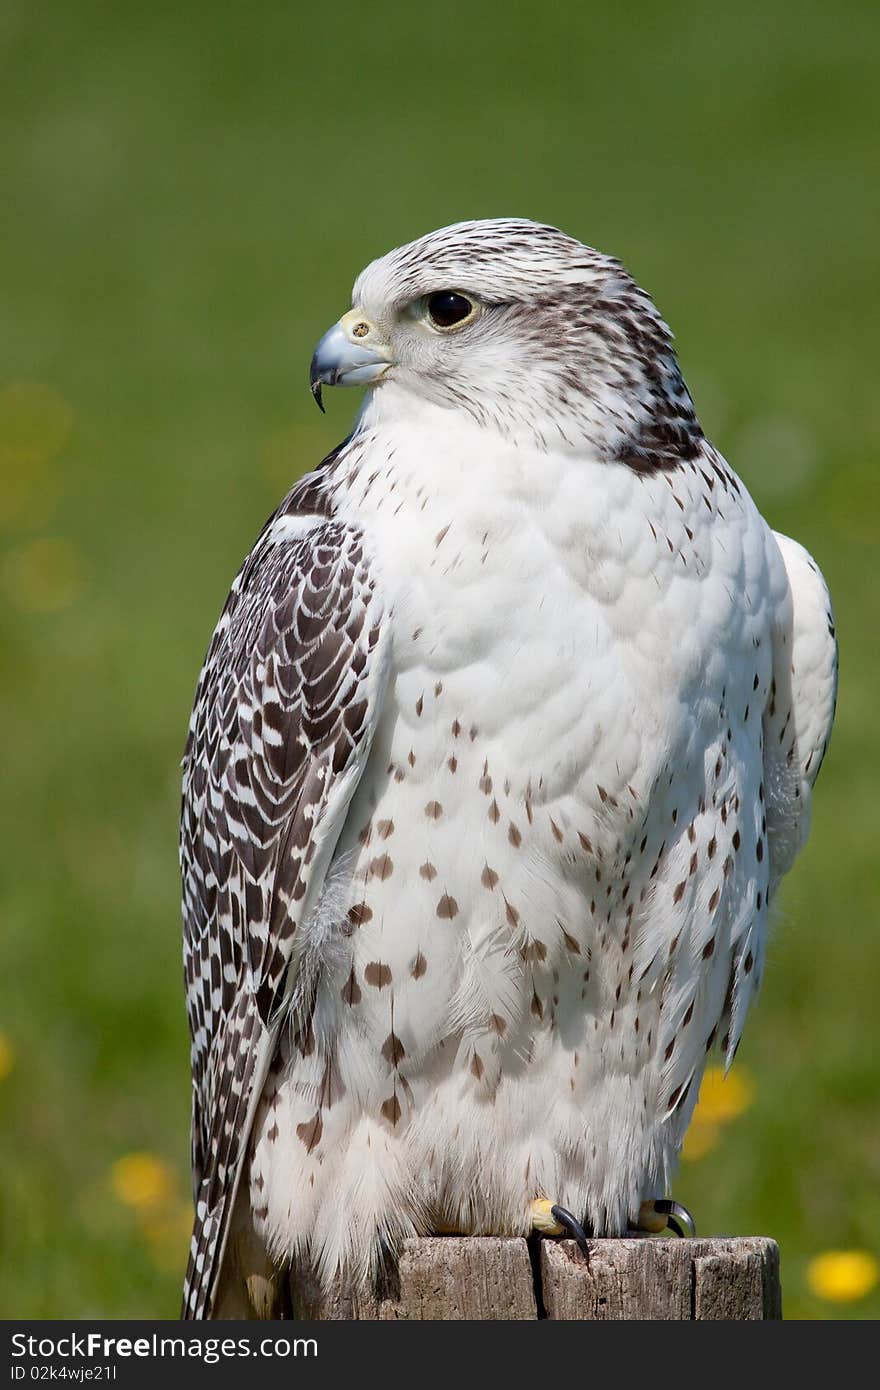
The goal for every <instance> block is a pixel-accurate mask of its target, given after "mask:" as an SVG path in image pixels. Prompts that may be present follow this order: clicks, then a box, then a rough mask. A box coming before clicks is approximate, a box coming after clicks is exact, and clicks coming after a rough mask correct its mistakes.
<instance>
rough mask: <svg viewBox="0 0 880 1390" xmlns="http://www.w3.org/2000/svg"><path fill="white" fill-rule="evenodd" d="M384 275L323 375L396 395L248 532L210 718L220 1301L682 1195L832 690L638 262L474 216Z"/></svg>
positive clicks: (207, 1249)
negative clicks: (446, 1241)
mask: <svg viewBox="0 0 880 1390" xmlns="http://www.w3.org/2000/svg"><path fill="white" fill-rule="evenodd" d="M353 304H354V308H353V309H352V310H351V311H350V312H349V313H346V314H345V315H344V316H343V317H342V318H341V319H340V320H339V322H338V323H337V324H336V326H335V327H334V328H332V329H331V330H330V332H329V333H328V334H326V336H325V337H324V338H323V339H322V340H321V342H320V344H319V345H318V348H317V351H316V353H315V357H314V359H313V363H312V384H313V389H314V390H315V393H316V395H317V396H318V398H319V400H320V388H321V384H322V383H324V384H329V383H332V384H339V385H349V384H357V385H365V386H367V387H368V388H369V390H368V393H367V396H366V400H365V402H364V405H363V408H362V410H361V413H360V415H359V417H358V421H357V424H356V426H355V429H354V433H353V434H352V435H351V437H350V438H349V439H348V440H346V442H345V443H344V444H342V445H341V446H340V447H339V448H338V449H336V450H335V451H334V452H333V453H332V454H331V455H330V456H329V458H327V459H325V460H324V462H323V463H322V464H321V466H320V467H319V468H317V469H316V471H315V472H313V473H310V474H308V475H306V477H304V478H303V479H302V481H301V482H299V483H298V484H297V485H296V486H295V487H294V488H293V489H292V491H291V492H290V493H289V494H288V496H287V497H286V499H285V500H284V502H282V504H281V506H280V507H279V508H278V510H277V511H276V512H275V514H274V516H272V517H271V518H270V520H269V521H268V523H267V524H266V526H265V528H264V530H263V532H262V534H261V535H260V537H259V539H258V540H257V542H256V544H255V546H254V548H253V550H252V551H251V553H250V555H249V556H248V558H247V560H246V561H245V564H244V566H243V568H242V570H241V571H240V573H239V575H238V577H237V578H236V580H235V582H234V584H233V586H232V591H231V593H230V595H229V599H228V601H227V603H226V607H225V609H224V610H223V614H222V616H221V618H220V621H219V623H218V625H217V629H216V631H215V633H214V636H213V639H212V641H211V645H210V648H209V650H208V655H207V658H206V660H205V665H204V668H203V670H202V674H201V678H200V681H199V686H198V691H197V694H196V700H195V708H194V711H193V715H192V720H191V724H190V733H189V741H188V745H187V750H186V756H185V761H184V797H183V819H182V832H181V860H182V867H183V886H184V899H183V901H184V920H185V933H184V936H185V968H186V982H187V987H188V995H189V1020H190V1025H191V1029H192V1037H193V1046H192V1067H193V1096H194V1105H193V1165H194V1187H195V1198H196V1222H195V1230H194V1234H193V1242H192V1251H191V1258H190V1266H189V1271H188V1279H187V1286H186V1292H185V1299H184V1313H185V1315H186V1316H188V1317H206V1316H246V1315H251V1316H253V1315H254V1314H255V1313H256V1314H257V1315H258V1316H273V1315H275V1313H276V1312H277V1309H278V1307H279V1297H280V1292H279V1291H280V1288H281V1285H282V1283H283V1280H282V1278H281V1275H282V1272H283V1271H284V1270H285V1269H286V1268H288V1267H290V1266H291V1265H293V1266H295V1267H297V1266H299V1267H301V1266H303V1265H306V1264H308V1265H309V1266H311V1267H312V1268H313V1269H314V1270H316V1271H317V1273H318V1275H319V1277H320V1278H321V1279H323V1280H324V1281H329V1280H330V1279H331V1278H333V1277H334V1275H336V1274H337V1273H341V1274H342V1275H343V1277H345V1278H348V1279H351V1280H362V1279H367V1278H369V1277H370V1275H371V1272H372V1271H374V1270H375V1269H376V1267H377V1264H378V1262H379V1261H380V1260H381V1259H382V1258H383V1257H384V1253H385V1252H387V1251H391V1252H393V1251H394V1249H395V1248H396V1247H398V1246H399V1244H400V1242H401V1240H402V1239H403V1238H405V1237H406V1236H410V1235H413V1234H416V1233H425V1232H431V1231H439V1230H452V1231H461V1232H470V1233H481V1232H493V1233H502V1234H503V1233H507V1234H525V1233H528V1232H529V1231H530V1230H532V1229H533V1228H535V1227H537V1228H539V1229H544V1230H548V1229H549V1230H557V1231H558V1230H559V1229H561V1226H560V1225H558V1224H555V1223H556V1222H557V1221H558V1220H560V1219H561V1222H562V1226H565V1225H566V1224H568V1226H569V1228H570V1229H575V1230H577V1228H578V1227H577V1223H578V1222H581V1223H583V1226H584V1227H585V1228H586V1229H587V1230H588V1231H591V1232H592V1233H594V1234H600V1235H601V1234H605V1235H618V1234H621V1233H623V1232H625V1231H626V1230H627V1229H628V1228H629V1227H633V1226H637V1225H638V1224H639V1223H640V1221H644V1220H645V1213H646V1212H648V1213H649V1214H651V1213H653V1214H654V1215H655V1219H656V1211H657V1210H659V1211H661V1212H662V1213H666V1212H668V1211H669V1203H668V1201H667V1202H666V1203H665V1205H664V1202H663V1201H662V1200H660V1202H659V1205H658V1207H656V1208H653V1209H652V1206H651V1204H652V1203H654V1202H655V1201H657V1200H658V1199H663V1198H664V1194H666V1193H667V1190H668V1184H669V1180H670V1174H671V1171H672V1169H673V1166H674V1163H675V1160H676V1156H677V1154H678V1151H679V1148H680V1145H681V1141H682V1138H683V1135H684V1132H685V1129H686V1128H687V1124H688V1120H689V1117H690V1114H691V1110H692V1108H693V1105H694V1103H695V1101H696V1098H697V1092H698V1089H699V1084H700V1077H701V1074H702V1071H703V1068H704V1066H705V1063H706V1058H707V1054H708V1053H709V1052H710V1050H711V1049H712V1048H713V1047H718V1048H719V1049H720V1051H721V1052H722V1054H723V1056H724V1057H725V1058H726V1059H728V1060H729V1059H730V1058H731V1057H732V1055H733V1052H734V1050H735V1048H736V1045H737V1042H738V1039H739V1036H740V1033H741V1030H742V1027H743V1023H744V1020H745V1016H746V1012H747V1010H748V1007H749V1003H750V1001H751V999H752V996H753V995H754V993H755V991H756V990H757V988H758V985H759V983H760V978H761V970H762V964H763V959H764V943H765V936H766V930H767V918H768V909H769V907H770V904H771V902H772V900H773V896H774V894H775V892H776V888H777V885H778V883H779V880H780V878H781V876H782V875H783V874H784V873H786V872H787V870H788V869H789V868H790V867H791V864H792V862H793V860H794V857H795V855H796V854H797V852H798V850H799V849H800V847H801V845H802V844H803V842H804V839H805V837H806V834H807V828H808V821H809V809H810V797H811V791H812V786H813V783H814V781H815V778H816V775H817V773H818V771H819V767H820V765H821V762H822V757H823V754H824V752H825V747H826V744H827V742H828V737H829V733H830V729H831V722H832V718H833V710H834V701H835V689H836V647H835V639H834V626H833V622H832V617H831V609H830V604H829V598H828V592H827V589H826V587H825V584H824V582H823V579H822V576H821V574H820V573H819V570H818V569H817V567H816V565H815V564H814V562H813V561H812V560H811V559H810V557H809V555H808V554H807V553H806V552H805V551H804V550H803V549H802V548H801V547H800V546H799V545H798V544H797V543H796V542H794V541H792V540H789V539H788V538H787V537H785V536H781V535H778V534H776V533H775V532H773V531H772V530H771V529H770V528H769V526H768V525H767V524H766V523H765V521H764V520H763V519H762V517H761V516H760V514H759V513H758V511H757V509H756V507H755V504H754V503H753V501H752V499H751V497H750V496H749V494H748V492H747V491H746V489H745V487H744V485H743V483H742V482H741V480H740V479H739V478H738V477H737V475H736V474H735V473H734V472H733V470H732V469H731V468H730V467H729V466H728V464H727V463H726V462H725V461H724V459H723V458H722V457H721V456H720V454H719V453H718V451H717V450H716V449H714V448H713V447H712V445H711V444H710V443H709V441H708V440H707V439H706V438H705V436H704V435H703V432H702V430H701V429H700V426H699V423H698V421H697V418H696V415H695V413H694V407H693V404H692V402H691V398H690V396H689V394H688V391H687V388H686V387H685V385H684V382H683V380H682V377H681V374H680V371H679V368H678V365H677V363H676V359H675V355H674V353H673V348H672V341H671V335H670V333H669V331H668V329H667V328H666V326H665V324H664V323H663V321H662V320H661V319H660V317H659V315H658V313H657V311H656V309H655V308H654V305H653V303H652V302H651V300H650V299H649V297H648V296H647V294H645V293H644V291H642V290H641V289H640V288H639V287H638V286H637V285H636V284H635V282H634V281H633V280H632V279H631V278H630V276H629V275H628V274H627V273H626V271H625V270H624V269H623V268H622V267H621V265H620V264H619V262H618V261H616V260H613V259H611V258H610V257H608V256H604V255H600V254H599V253H598V252H596V251H593V250H591V249H590V248H588V247H586V246H584V245H582V244H581V243H580V242H578V241H575V240H573V239H572V238H571V237H568V236H565V235H563V233H562V232H559V231H557V230H555V229H554V228H552V227H546V226H541V225H539V224H536V223H533V222H529V221H524V220H518V219H501V220H497V221H485V222H464V223H460V224H457V225H455V226H452V227H447V228H444V229H442V230H440V231H437V232H433V233H432V234H431V235H429V236H426V237H423V238H422V239H421V240H419V241H415V242H413V243H411V244H410V245H408V246H404V247H401V248H400V249H398V250H395V251H392V252H391V253H390V254H389V255H387V256H384V257H383V258H382V259H381V260H378V261H376V262H374V263H373V264H372V265H370V266H368V268H367V269H366V270H365V271H364V272H363V274H362V275H361V276H360V278H359V279H358V281H357V283H356V284H355V287H354V296H353ZM569 1213H570V1214H571V1217H569V1215H568V1214H569ZM649 1224H650V1223H649ZM659 1224H662V1217H661V1219H660V1222H659Z"/></svg>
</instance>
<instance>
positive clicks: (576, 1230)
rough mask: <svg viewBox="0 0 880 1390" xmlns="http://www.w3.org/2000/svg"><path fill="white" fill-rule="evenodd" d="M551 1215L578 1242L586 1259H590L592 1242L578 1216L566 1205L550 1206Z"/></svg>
mask: <svg viewBox="0 0 880 1390" xmlns="http://www.w3.org/2000/svg"><path fill="white" fill-rule="evenodd" d="M550 1215H551V1216H552V1217H553V1218H554V1220H556V1221H558V1223H559V1225H560V1226H562V1227H563V1228H564V1230H565V1231H566V1232H567V1233H568V1235H570V1236H571V1238H572V1240H574V1241H576V1242H577V1244H578V1245H579V1247H580V1249H581V1250H582V1251H583V1254H584V1256H585V1257H586V1259H589V1258H590V1242H589V1239H588V1237H587V1233H586V1231H585V1230H584V1228H583V1226H582V1225H581V1223H580V1222H579V1221H578V1219H577V1217H576V1216H572V1214H571V1212H570V1211H566V1209H565V1207H558V1206H553V1207H551V1208H550Z"/></svg>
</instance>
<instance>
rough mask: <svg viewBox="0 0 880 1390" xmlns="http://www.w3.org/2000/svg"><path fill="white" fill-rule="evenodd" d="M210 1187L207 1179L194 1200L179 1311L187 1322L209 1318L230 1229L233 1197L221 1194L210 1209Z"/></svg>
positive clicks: (228, 1194) (229, 1194)
mask: <svg viewBox="0 0 880 1390" xmlns="http://www.w3.org/2000/svg"><path fill="white" fill-rule="evenodd" d="M211 1185H212V1184H211V1182H210V1179H207V1178H206V1179H205V1181H204V1182H203V1183H202V1184H201V1187H200V1189H199V1195H198V1198H197V1200H196V1214H195V1218H194V1220H193V1233H192V1239H191V1241H190V1246H189V1260H188V1262H187V1266H186V1277H185V1278H184V1281H183V1302H182V1304H181V1309H180V1316H181V1318H183V1319H184V1320H186V1321H188V1322H191V1321H200V1320H202V1319H206V1318H210V1317H211V1315H212V1313H213V1305H214V1296H215V1293H216V1290H217V1284H218V1282H219V1276H220V1268H221V1265H222V1262H223V1250H224V1246H225V1244H226V1233H227V1230H228V1227H229V1209H230V1206H231V1201H230V1197H231V1195H232V1194H231V1193H224V1194H222V1195H221V1196H220V1199H219V1201H217V1200H215V1204H214V1205H213V1206H211V1207H209V1206H208V1201H209V1199H210V1198H211V1196H212V1195H213V1196H214V1197H215V1199H216V1192H215V1193H214V1194H211V1192H210V1187H211Z"/></svg>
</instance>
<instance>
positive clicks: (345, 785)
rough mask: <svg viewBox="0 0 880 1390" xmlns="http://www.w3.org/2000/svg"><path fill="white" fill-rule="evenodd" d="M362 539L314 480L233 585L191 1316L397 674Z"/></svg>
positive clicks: (196, 984) (213, 710)
mask: <svg viewBox="0 0 880 1390" xmlns="http://www.w3.org/2000/svg"><path fill="white" fill-rule="evenodd" d="M388 646H389V641H388V635H387V624H386V623H384V622H383V613H382V605H381V600H380V598H379V595H378V593H377V591H376V586H375V583H374V580H373V578H372V577H371V575H370V572H369V568H368V565H367V562H366V560H365V558H364V553H363V546H362V538H361V535H360V533H359V532H358V531H357V529H355V528H353V527H351V526H349V525H346V524H345V523H343V522H342V521H341V520H340V519H339V518H338V517H337V516H336V515H334V512H333V506H332V500H331V495H330V493H329V491H328V490H327V488H326V486H325V484H324V481H323V479H322V477H321V475H320V474H312V475H309V476H308V477H306V478H305V479H303V481H302V482H301V483H300V484H299V485H298V486H297V487H296V488H294V490H293V492H292V493H291V494H290V495H289V496H288V498H287V499H286V500H285V502H284V503H283V504H282V506H281V508H280V509H279V510H278V512H276V513H275V515H274V516H273V517H272V518H271V519H270V521H269V522H268V523H267V525H266V527H265V528H264V530H263V532H262V534H261V536H260V538H259V540H258V541H257V543H256V545H255V547H254V549H253V550H252V551H251V554H250V555H249V556H248V559H247V561H246V562H245V565H244V567H243V568H242V570H241V572H240V573H239V575H238V576H237V578H236V580H235V583H234V584H233V586H232V590H231V592H230V595H229V598H228V600H227V603H226V607H225V608H224V610H223V613H222V615H221V617H220V621H219V623H218V625H217V628H216V631H215V633H214V636H213V639H212V641H211V645H210V647H209V649H208V655H207V657H206V659H205V665H204V667H203V669H202V673H201V676H200V678H199V684H198V689H197V691H196V699H195V706H194V709H193V714H192V719H191V721H190V730H189V738H188V741H187V747H186V753H185V756H184V764H183V766H184V774H183V811H182V817H181V841H180V853H181V870H182V877H183V917H184V970H185V977H186V986H187V1009H188V1014H189V1023H190V1031H191V1033H192V1074H193V1124H192V1154H193V1184H194V1196H195V1204H196V1216H195V1225H194V1230H193V1239H192V1245H191V1249H190V1261H189V1268H188V1270H187V1280H186V1285H185V1289H184V1306H183V1316H185V1317H189V1318H198V1317H207V1316H210V1312H211V1301H212V1297H213V1293H214V1290H215V1288H216V1284H217V1278H218V1275H219V1272H220V1267H221V1264H222V1260H223V1253H224V1247H225V1241H226V1234H227V1229H228V1224H229V1219H230V1216H231V1213H232V1208H233V1205H234V1200H235V1194H236V1189H237V1185H238V1181H239V1176H240V1173H241V1167H242V1163H243V1160H244V1157H245V1154H246V1148H247V1139H248V1135H249V1132H250V1127H251V1124H252V1121H253V1115H254V1111H255V1109H256V1105H257V1102H258V1100H259V1096H260V1091H261V1089H262V1086H263V1082H264V1080H265V1075H266V1072H267V1069H268V1067H269V1064H270V1062H271V1058H272V1054H273V1051H274V1047H275V1043H276V1038H277V1033H278V1029H279V1026H280V1022H281V1019H282V1017H283V1015H284V1008H285V1004H286V1002H287V1000H288V998H289V995H290V990H291V988H292V985H293V981H292V979H291V978H290V976H292V975H293V974H294V973H295V972H294V970H292V969H290V970H289V969H288V965H289V963H290V960H291V954H292V951H293V946H294V939H295V935H296V932H297V928H298V927H299V926H300V925H301V923H302V922H303V921H304V919H305V918H306V917H307V916H308V914H309V912H310V911H311V909H312V907H313V905H314V903H315V900H316V898H317V896H318V894H319V893H320V889H321V885H322V883H323V879H324V876H325V874H326V871H327V866H328V863H329V861H330V858H331V856H332V853H333V850H334V847H335V845H336V842H337V840H338V838H339V834H340V832H341V829H342V825H343V822H344V820H345V816H346V813H347V810H348V805H349V802H350V800H351V797H352V794H353V792H354V789H355V787H356V786H357V783H358V780H359V778H360V776H361V773H362V771H363V768H364V764H365V762H366V758H367V755H368V752H369V748H370V743H371V739H372V735H373V731H374V729H375V726H376V721H377V715H378V710H379V708H380V706H381V701H382V694H383V690H384V683H385V677H386V670H387V661H386V655H387V650H388Z"/></svg>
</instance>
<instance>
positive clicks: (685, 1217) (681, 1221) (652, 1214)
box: [638, 1197, 697, 1240]
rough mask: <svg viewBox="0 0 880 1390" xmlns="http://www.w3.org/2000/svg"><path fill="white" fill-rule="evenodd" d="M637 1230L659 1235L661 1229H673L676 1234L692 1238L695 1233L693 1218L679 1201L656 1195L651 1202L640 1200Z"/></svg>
mask: <svg viewBox="0 0 880 1390" xmlns="http://www.w3.org/2000/svg"><path fill="white" fill-rule="evenodd" d="M638 1230H639V1231H647V1232H648V1233H649V1234H651V1235H659V1234H660V1233H661V1232H662V1231H666V1230H669V1231H674V1232H675V1234H676V1235H677V1236H681V1237H687V1238H689V1239H691V1240H692V1239H693V1238H694V1236H695V1235H696V1234H697V1227H696V1224H695V1222H694V1218H693V1217H692V1216H691V1214H690V1212H689V1211H688V1209H687V1207H685V1206H683V1205H682V1204H681V1202H674V1201H673V1200H672V1199H671V1198H670V1197H658V1198H657V1199H656V1200H655V1201H653V1202H642V1205H641V1207H640V1208H639V1224H638Z"/></svg>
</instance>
